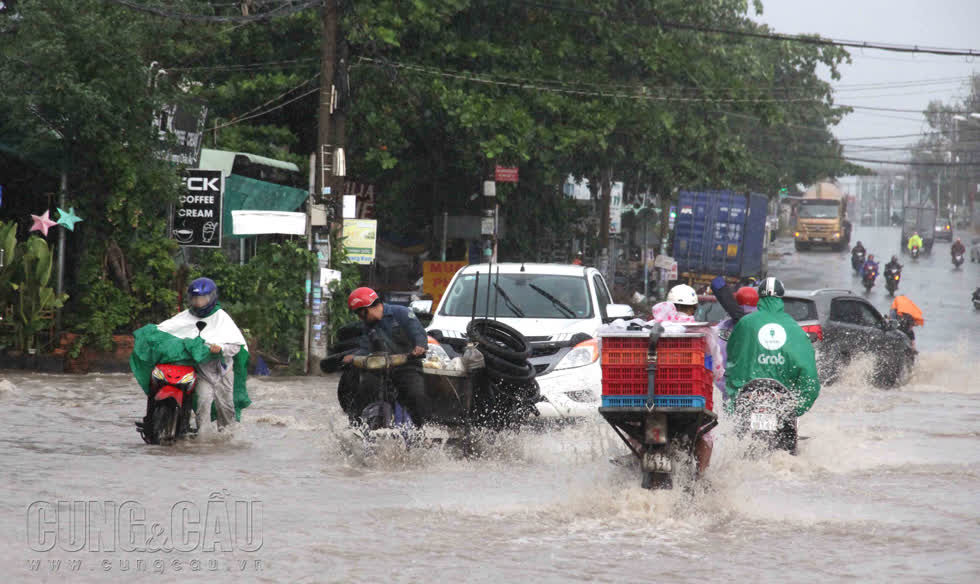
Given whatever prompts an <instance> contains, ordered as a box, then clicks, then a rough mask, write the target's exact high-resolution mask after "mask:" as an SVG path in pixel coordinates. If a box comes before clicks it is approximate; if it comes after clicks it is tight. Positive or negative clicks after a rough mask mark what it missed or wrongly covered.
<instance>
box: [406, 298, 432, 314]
mask: <svg viewBox="0 0 980 584" xmlns="http://www.w3.org/2000/svg"><path fill="white" fill-rule="evenodd" d="M408 306H409V308H411V309H412V312H414V313H415V314H432V301H431V300H413V301H412V302H411V303H410V304H409V305H408Z"/></svg>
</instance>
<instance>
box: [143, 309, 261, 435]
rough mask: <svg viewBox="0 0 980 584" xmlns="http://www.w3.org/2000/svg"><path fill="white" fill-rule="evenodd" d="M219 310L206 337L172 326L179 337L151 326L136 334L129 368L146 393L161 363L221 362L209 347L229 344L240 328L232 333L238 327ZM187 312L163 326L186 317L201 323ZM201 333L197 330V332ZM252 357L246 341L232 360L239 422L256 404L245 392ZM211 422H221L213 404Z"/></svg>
mask: <svg viewBox="0 0 980 584" xmlns="http://www.w3.org/2000/svg"><path fill="white" fill-rule="evenodd" d="M219 311H220V307H218V308H217V309H216V310H215V312H213V313H212V314H210V315H208V317H207V320H208V321H212V326H211V327H206V328H205V330H204V332H203V333H202V334H203V337H204V338H202V337H201V336H197V335H196V334H194V335H192V334H191V332H190V329H188V328H187V327H183V328H180V327H170V328H171V329H173V330H176V331H178V334H176V335H175V334H171V333H170V332H165V331H163V330H160V328H159V327H158V326H157V325H155V324H148V325H146V326H144V327H142V328H140V329H138V330H137V331H136V332H134V333H133V337H134V341H135V342H134V346H133V353H132V354H131V355H130V356H129V368H130V369H132V371H133V375H134V376H135V377H136V381H137V383H139V384H140V387H141V388H143V393H145V394H147V395H149V394H150V375H151V374H152V373H153V368H154V367H155V366H156V365H157V363H175V364H178V365H191V366H194V367H197V366H198V365H200V364H202V363H207V362H209V361H214V360H216V359H220V354H218V355H215V354H213V353H211V351H210V350H209V348H208V343H209V342H211V343H213V342H217V343H219V344H220V343H222V342H226V341H227V339H229V338H231V339H233V338H237V337H236V336H235V332H236V331H237V327H236V330H235V331H231V330H229V327H231V326H234V324H233V323H232V324H228V323H229V322H230V321H231V319H230V318H227V322H226V320H225V318H221V317H225V315H224V313H223V311H221V314H216V313H218V312H219ZM186 312H187V311H184V312H182V313H180V314H179V315H177V316H176V317H174V318H173V319H170V320H168V321H166V323H161V326H163V325H165V324H167V323H171V322H173V321H175V320H178V319H180V318H185V319H186V320H188V321H189V322H190V321H196V320H201V319H197V318H196V317H195V318H187V315H186V314H185V313H186ZM215 319H217V320H215ZM178 322H179V321H178ZM222 329H224V330H222ZM197 332H198V331H197V330H196V329H195V330H194V333H197ZM215 335H218V336H215ZM222 335H223V337H224V338H223V337H222ZM240 335H241V333H240V332H238V333H237V336H240ZM208 337H210V338H208ZM248 358H249V355H248V349H247V347H246V346H245V345H244V339H242V348H241V349H240V350H239V351H238V353H237V354H236V355H235V356H234V357H233V358H232V375H233V378H234V379H233V389H232V398H233V401H234V403H235V419H236V420H238V421H241V419H242V410H243V409H245V408H247V407H248V406H249V405H250V404H251V403H252V400H250V399H249V397H248V391H246V389H245V379H246V377H248ZM194 399H195V403H194V404H193V405H195V406H196V405H197V403H196V400H197V393H196V392H195V394H194ZM211 419H212V420H215V419H217V411H216V409H215V405H214V404H213V403H212V405H211Z"/></svg>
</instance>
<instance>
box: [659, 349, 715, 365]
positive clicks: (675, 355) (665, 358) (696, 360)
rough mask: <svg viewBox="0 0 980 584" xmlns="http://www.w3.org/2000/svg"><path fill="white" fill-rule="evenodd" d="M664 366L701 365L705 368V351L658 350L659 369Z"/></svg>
mask: <svg viewBox="0 0 980 584" xmlns="http://www.w3.org/2000/svg"><path fill="white" fill-rule="evenodd" d="M663 365H700V366H701V368H702V369H703V368H704V350H703V349H664V348H662V347H658V348H657V367H660V366H663Z"/></svg>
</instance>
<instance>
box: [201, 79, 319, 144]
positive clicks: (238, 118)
mask: <svg viewBox="0 0 980 584" xmlns="http://www.w3.org/2000/svg"><path fill="white" fill-rule="evenodd" d="M319 76H320V74H319V73H317V74H316V75H314V76H313V77H311V78H309V79H307V80H306V81H304V82H302V83H300V84H299V85H297V86H296V87H293V88H291V89H289V90H287V91H286V92H285V93H283V94H281V95H278V96H276V97H274V98H272V99H270V100H269V101H267V102H265V103H263V104H262V105H260V106H257V107H254V108H252V109H250V110H249V111H247V112H245V113H244V114H241V115H239V116H236V117H234V118H232V120H231V121H230V122H228V123H226V124H221V125H220V126H214V127H213V128H211V130H220V129H221V128H227V127H228V126H233V125H235V124H238V123H241V122H244V121H245V120H251V119H254V118H258V117H261V116H264V115H266V114H268V113H271V112H274V111H276V110H278V109H281V108H283V107H285V106H287V105H289V104H291V103H293V102H294V101H296V100H298V99H302V98H304V97H306V96H307V95H310V94H311V93H315V92H317V91H319V90H320V88H319V87H314V88H313V89H311V90H309V91H307V92H306V93H302V94H300V95H297V96H296V97H294V98H292V99H290V100H288V101H284V102H283V103H281V104H279V105H277V106H276V107H272V108H269V109H267V110H265V111H262V112H259V113H257V114H254V115H249V114H251V113H252V112H254V111H255V110H257V109H260V108H262V107H265V106H266V105H269V104H270V103H272V102H274V101H278V100H279V99H282V98H283V97H285V96H287V95H289V94H290V93H292V92H294V91H296V90H297V89H299V88H300V87H303V86H304V85H306V84H308V83H310V82H311V81H313V80H314V79H316V78H317V77H319Z"/></svg>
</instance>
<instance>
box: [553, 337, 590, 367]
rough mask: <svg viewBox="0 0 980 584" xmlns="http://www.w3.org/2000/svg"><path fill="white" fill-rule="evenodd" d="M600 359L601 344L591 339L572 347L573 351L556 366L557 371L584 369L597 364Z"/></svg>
mask: <svg viewBox="0 0 980 584" xmlns="http://www.w3.org/2000/svg"><path fill="white" fill-rule="evenodd" d="M598 359H599V343H598V342H596V340H595V339H589V340H587V341H582V342H581V343H579V344H577V345H575V346H574V347H572V350H571V351H569V352H568V354H566V355H565V356H564V357H562V358H561V361H559V362H558V365H556V366H555V370H556V371H557V370H559V369H572V368H574V367H583V366H585V365H589V364H591V363H595V362H596V360H598Z"/></svg>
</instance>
